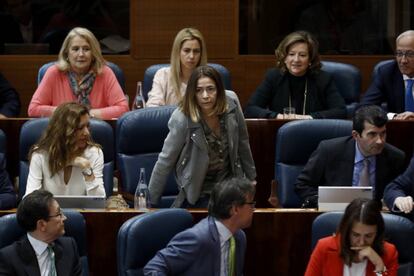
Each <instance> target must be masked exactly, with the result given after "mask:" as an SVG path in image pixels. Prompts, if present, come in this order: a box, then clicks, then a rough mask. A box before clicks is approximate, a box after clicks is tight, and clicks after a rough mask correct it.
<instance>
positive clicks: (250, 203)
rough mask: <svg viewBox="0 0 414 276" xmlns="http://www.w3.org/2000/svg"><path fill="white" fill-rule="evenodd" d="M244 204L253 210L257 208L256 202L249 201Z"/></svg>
mask: <svg viewBox="0 0 414 276" xmlns="http://www.w3.org/2000/svg"><path fill="white" fill-rule="evenodd" d="M244 204H248V205H250V206H251V207H252V208H255V207H256V201H248V202H245V203H244Z"/></svg>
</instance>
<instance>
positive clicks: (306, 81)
mask: <svg viewBox="0 0 414 276" xmlns="http://www.w3.org/2000/svg"><path fill="white" fill-rule="evenodd" d="M307 95H308V79H307V78H306V80H305V91H304V92H303V108H302V114H303V115H305V110H306V96H307ZM291 107H292V96H291V92H290V91H289V109H290V108H291Z"/></svg>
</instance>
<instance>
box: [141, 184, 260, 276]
mask: <svg viewBox="0 0 414 276" xmlns="http://www.w3.org/2000/svg"><path fill="white" fill-rule="evenodd" d="M254 191H255V187H254V186H253V185H252V184H251V182H250V181H249V180H248V179H240V178H232V179H230V180H228V181H225V182H222V183H220V184H219V185H216V186H215V187H214V189H213V191H212V193H211V196H210V202H209V205H208V212H209V216H208V217H207V218H205V219H203V220H202V221H200V222H199V223H197V224H196V225H195V226H193V227H192V228H190V229H187V230H185V231H183V232H181V233H179V234H177V235H176V236H175V237H174V238H172V240H171V241H170V242H169V244H168V245H167V247H166V248H164V249H162V250H160V251H158V253H157V254H156V255H155V257H154V258H153V259H152V260H150V261H149V262H148V264H147V265H146V266H145V268H144V274H145V275H218V276H219V275H243V265H244V254H245V250H246V236H245V234H244V232H243V230H241V229H242V228H246V227H249V226H250V224H251V221H252V217H253V211H254V206H255V201H253V198H254Z"/></svg>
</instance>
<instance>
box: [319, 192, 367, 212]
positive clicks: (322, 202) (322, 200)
mask: <svg viewBox="0 0 414 276" xmlns="http://www.w3.org/2000/svg"><path fill="white" fill-rule="evenodd" d="M318 189H319V193H318V194H319V196H318V208H319V210H320V211H343V210H345V208H346V206H348V204H349V203H350V202H351V201H352V200H354V199H355V198H368V199H372V198H373V195H372V187H361V186H319V188H318Z"/></svg>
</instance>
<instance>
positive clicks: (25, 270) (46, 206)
mask: <svg viewBox="0 0 414 276" xmlns="http://www.w3.org/2000/svg"><path fill="white" fill-rule="evenodd" d="M16 216H17V222H18V223H19V225H20V226H21V227H22V228H23V229H25V230H26V232H27V234H26V235H24V236H23V237H22V239H20V240H19V241H17V242H14V243H13V244H11V245H9V246H7V247H5V248H3V249H1V250H0V275H33V276H56V275H59V276H62V275H67V276H69V275H71V276H72V275H79V276H80V275H82V269H81V265H80V260H79V255H78V250H77V247H76V242H75V241H74V240H73V239H72V238H69V237H62V236H63V234H64V233H65V224H64V222H65V220H66V217H65V215H64V214H63V213H62V211H61V210H60V207H59V204H58V203H57V201H56V200H55V199H54V198H53V195H52V194H51V193H50V192H48V191H44V190H36V191H34V192H32V193H31V194H29V195H27V196H26V197H25V198H24V199H23V200H22V201H21V203H20V204H19V207H18V209H17V214H16Z"/></svg>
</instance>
